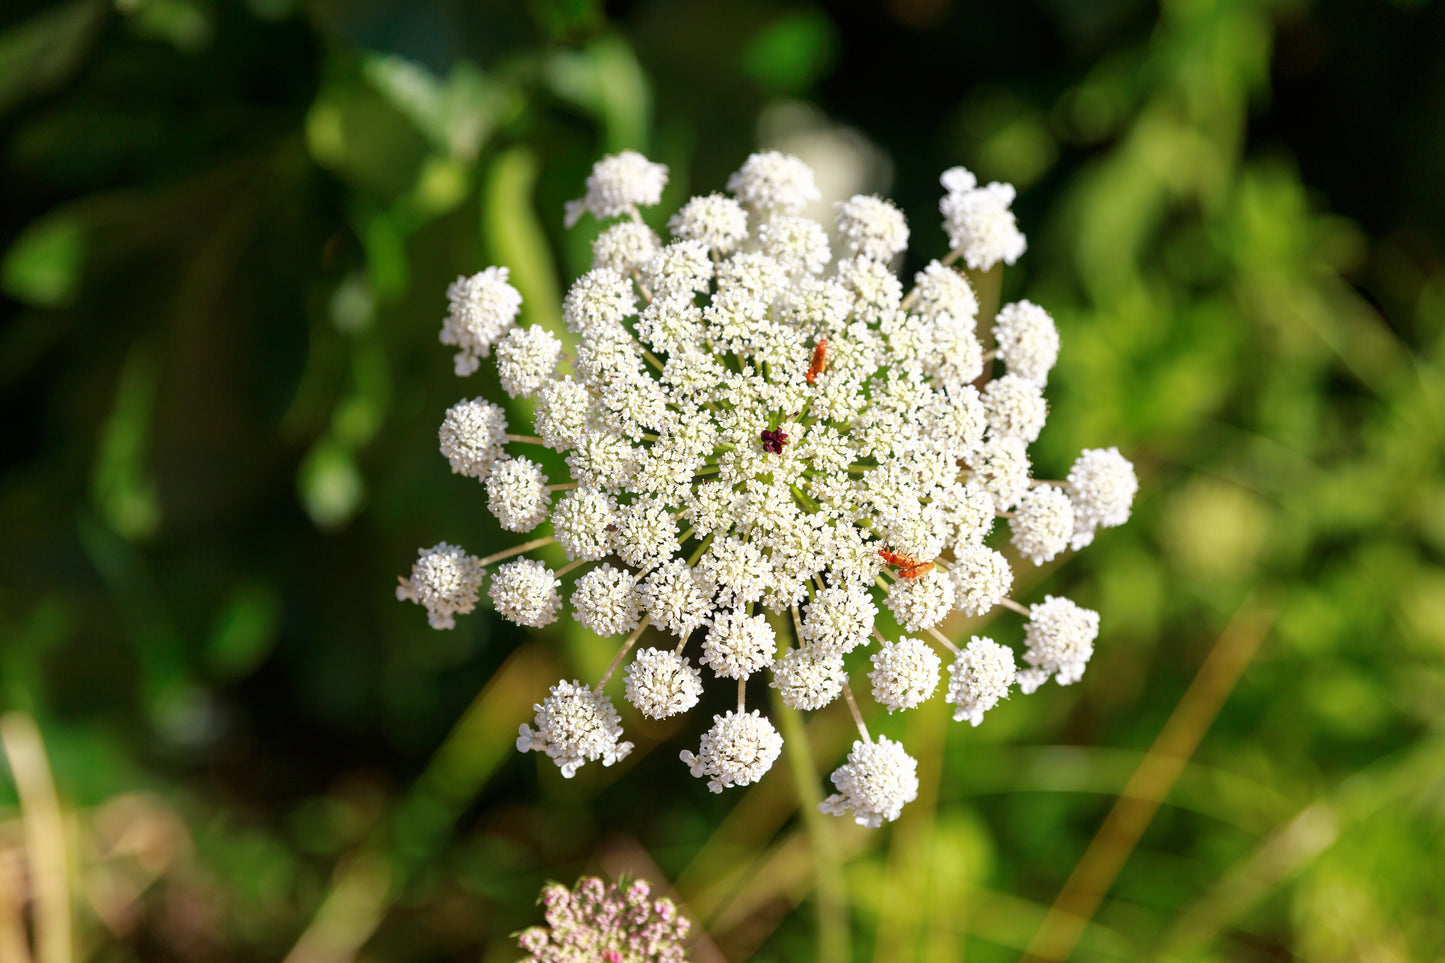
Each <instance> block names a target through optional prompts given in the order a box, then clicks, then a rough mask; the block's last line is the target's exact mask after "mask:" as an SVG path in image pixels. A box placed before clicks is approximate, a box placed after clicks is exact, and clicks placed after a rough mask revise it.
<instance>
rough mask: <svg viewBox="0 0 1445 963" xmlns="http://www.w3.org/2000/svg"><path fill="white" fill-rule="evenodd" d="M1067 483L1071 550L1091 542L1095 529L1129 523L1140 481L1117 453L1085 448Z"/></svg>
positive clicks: (1130, 465) (1128, 463)
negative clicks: (1071, 506)
mask: <svg viewBox="0 0 1445 963" xmlns="http://www.w3.org/2000/svg"><path fill="white" fill-rule="evenodd" d="M1066 480H1067V482H1068V486H1069V498H1070V499H1071V500H1072V501H1073V503H1074V526H1075V531H1074V536H1073V547H1074V548H1076V549H1079V548H1083V547H1084V546H1086V545H1088V544H1089V543H1090V542H1092V541H1093V540H1094V531H1095V529H1098V528H1113V527H1114V526H1116V525H1122V524H1124V523H1125V522H1127V521H1128V520H1129V511H1130V509H1131V508H1132V507H1133V504H1134V495H1135V494H1136V493H1137V492H1138V491H1139V478H1138V476H1137V475H1135V474H1134V466H1133V465H1132V464H1130V462H1129V459H1127V458H1125V457H1124V456H1123V455H1121V454H1119V449H1117V448H1085V449H1084V451H1083V453H1082V454H1080V455H1079V457H1078V458H1077V459H1076V460H1075V461H1074V464H1073V467H1072V468H1070V469H1069V475H1068V478H1067V479H1066Z"/></svg>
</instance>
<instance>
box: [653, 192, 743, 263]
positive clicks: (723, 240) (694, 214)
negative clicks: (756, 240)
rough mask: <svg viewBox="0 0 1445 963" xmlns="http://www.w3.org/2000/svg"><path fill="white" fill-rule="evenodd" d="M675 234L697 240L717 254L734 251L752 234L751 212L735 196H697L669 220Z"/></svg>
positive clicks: (669, 228) (669, 225) (673, 234)
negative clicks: (749, 229)
mask: <svg viewBox="0 0 1445 963" xmlns="http://www.w3.org/2000/svg"><path fill="white" fill-rule="evenodd" d="M667 229H668V230H669V231H671V232H672V236H673V237H680V238H686V239H687V240H689V241H697V242H699V243H701V244H702V245H703V246H705V247H706V248H707V249H708V250H709V251H712V252H714V253H716V254H731V253H732V252H733V251H734V250H735V249H736V248H737V246H738V244H739V243H740V242H741V241H742V240H743V239H744V238H746V237H747V236H748V212H747V211H745V210H743V208H742V205H741V204H739V203H738V202H737V201H735V200H733V199H732V198H731V197H726V196H724V195H722V194H708V195H707V196H705V197H694V198H693V199H692V200H690V201H688V202H687V203H686V204H684V205H682V208H681V209H680V210H679V211H678V212H677V213H676V214H674V215H672V218H671V219H670V220H669V221H668V222H667Z"/></svg>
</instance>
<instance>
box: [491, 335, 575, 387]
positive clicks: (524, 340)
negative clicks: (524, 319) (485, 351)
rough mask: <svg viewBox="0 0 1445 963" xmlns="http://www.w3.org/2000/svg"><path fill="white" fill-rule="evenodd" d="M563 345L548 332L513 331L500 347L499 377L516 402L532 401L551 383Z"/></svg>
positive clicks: (501, 342) (560, 357) (499, 344)
mask: <svg viewBox="0 0 1445 963" xmlns="http://www.w3.org/2000/svg"><path fill="white" fill-rule="evenodd" d="M561 360H562V342H561V341H558V340H557V337H556V335H554V334H553V333H552V332H550V331H548V330H547V329H546V328H541V327H538V326H537V325H535V324H534V325H528V326H527V327H525V328H513V329H512V330H510V331H508V332H507V335H506V337H504V338H502V340H501V341H500V342H498V344H497V376H498V377H499V378H500V379H501V382H502V388H503V390H505V391H506V392H507V394H509V395H511V396H512V397H513V398H530V397H531V396H532V395H534V394H536V393H537V391H538V389H540V388H541V387H542V386H543V385H544V384H548V383H550V382H551V380H552V376H553V374H554V373H555V372H556V370H557V364H558V362H560V361H561Z"/></svg>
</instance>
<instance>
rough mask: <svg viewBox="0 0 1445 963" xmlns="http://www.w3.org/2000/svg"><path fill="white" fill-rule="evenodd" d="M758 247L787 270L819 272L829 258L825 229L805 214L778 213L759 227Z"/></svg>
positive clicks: (799, 272) (793, 271) (826, 264)
mask: <svg viewBox="0 0 1445 963" xmlns="http://www.w3.org/2000/svg"><path fill="white" fill-rule="evenodd" d="M758 248H759V249H760V250H761V251H762V252H763V253H764V254H766V255H767V256H768V257H770V258H772V259H773V260H775V261H777V262H778V263H779V264H781V265H783V267H784V269H785V270H787V271H788V273H790V274H802V273H804V272H806V273H808V274H821V273H822V271H823V269H824V268H825V267H827V266H828V262H829V261H830V260H832V257H833V252H832V249H831V248H830V247H829V244H828V232H827V231H825V230H823V225H821V224H819V223H818V222H817V221H815V220H812V219H811V218H807V217H792V216H789V215H781V216H778V217H774V218H771V219H770V220H767V221H764V222H763V223H762V225H761V226H760V227H759V228H758Z"/></svg>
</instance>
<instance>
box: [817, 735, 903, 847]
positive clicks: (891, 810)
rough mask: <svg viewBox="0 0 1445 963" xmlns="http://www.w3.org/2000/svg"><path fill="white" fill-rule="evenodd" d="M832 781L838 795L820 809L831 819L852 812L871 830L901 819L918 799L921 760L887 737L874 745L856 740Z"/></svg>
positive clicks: (826, 801) (827, 800) (859, 822)
mask: <svg viewBox="0 0 1445 963" xmlns="http://www.w3.org/2000/svg"><path fill="white" fill-rule="evenodd" d="M832 779H833V785H834V786H835V787H837V789H838V792H836V793H834V794H833V795H831V796H829V797H828V798H826V799H824V800H823V801H822V802H820V803H819V804H818V809H819V810H821V811H822V812H825V813H827V814H829V815H831V816H846V815H848V814H849V813H851V814H852V815H853V820H854V822H856V823H857V824H858V825H860V826H867V827H868V828H870V829H877V828H878V827H879V826H881V825H883V823H885V822H892V821H893V820H895V819H897V818H898V816H899V814H900V813H901V812H902V811H903V807H904V806H906V805H907V804H908V803H911V802H912V801H913V800H915V799H917V798H918V761H917V760H916V759H914V758H913V757H912V756H910V755H909V754H908V753H907V752H905V751H904V749H903V745H902V744H901V743H898V742H894V741H893V740H891V739H889V738H888V737H887V736H879V737H878V739H877V740H876V741H874V742H864V741H863V740H861V739H859V740H856V741H855V742H854V743H853V749H852V751H851V752H849V753H848V761H847V762H846V763H844V764H843V765H842V766H839V767H838V768H837V769H836V770H835V771H834V772H833V776H832Z"/></svg>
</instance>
